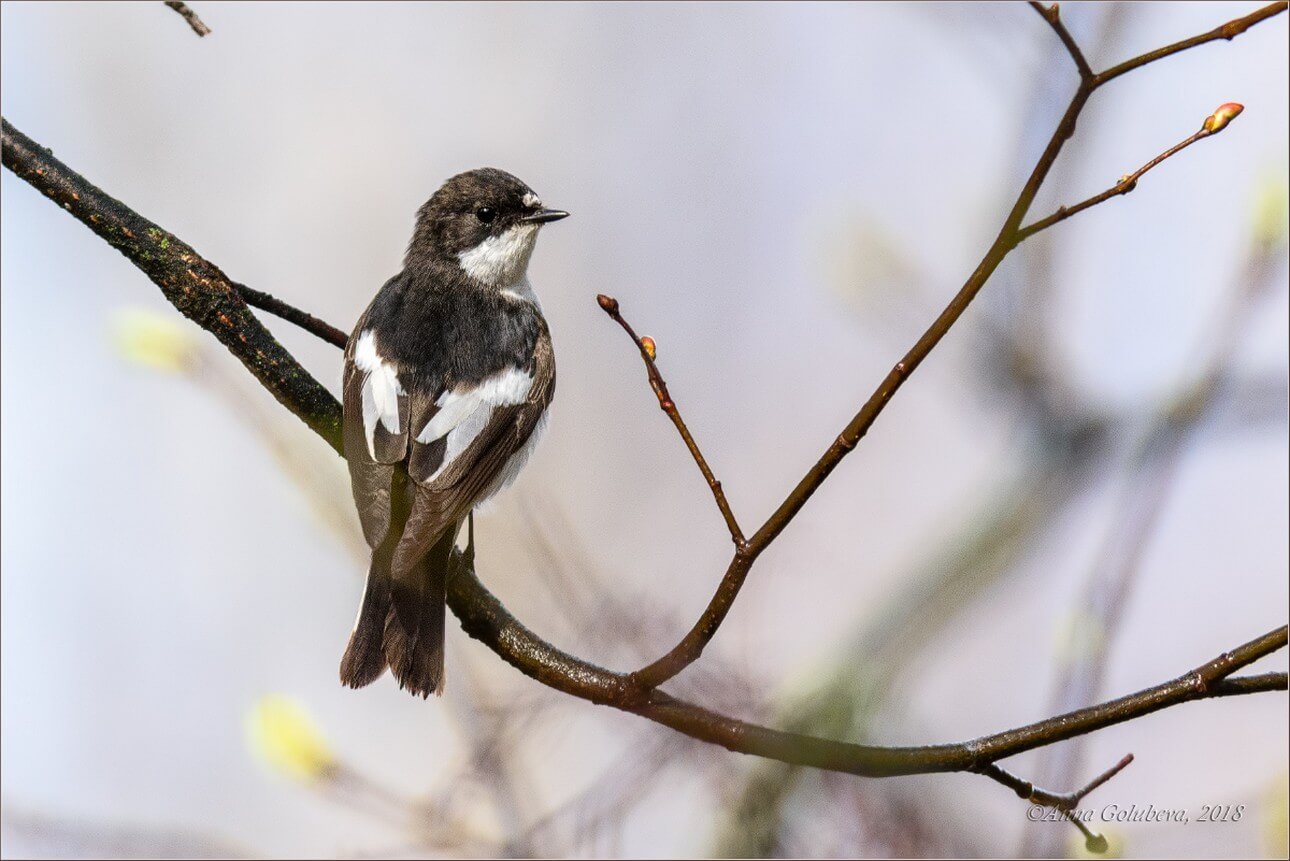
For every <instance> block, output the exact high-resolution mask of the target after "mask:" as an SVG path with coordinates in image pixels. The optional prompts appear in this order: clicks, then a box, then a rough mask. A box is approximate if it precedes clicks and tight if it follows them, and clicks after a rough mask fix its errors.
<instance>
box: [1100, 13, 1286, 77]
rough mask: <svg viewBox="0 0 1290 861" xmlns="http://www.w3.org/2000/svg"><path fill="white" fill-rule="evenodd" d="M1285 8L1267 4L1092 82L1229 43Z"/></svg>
mask: <svg viewBox="0 0 1290 861" xmlns="http://www.w3.org/2000/svg"><path fill="white" fill-rule="evenodd" d="M1286 6H1287V3H1286V2H1285V0H1281V2H1279V3H1269V4H1268V5H1267V6H1264V7H1263V8H1261V9H1259V10H1257V11H1255V12H1251V13H1250V14H1249V15H1246V16H1245V17H1243V18H1236V19H1234V20H1232V21H1228V22H1227V23H1226V24H1222V25H1220V26H1218V27H1215V28H1214V29H1213V30H1210V31H1209V32H1208V33H1201V34H1200V35H1199V36H1192V37H1191V38H1190V39H1183V40H1182V41H1181V42H1174V43H1173V44H1172V45H1166V46H1164V47H1163V48H1157V49H1155V50H1154V51H1148V52H1147V53H1145V54H1140V55H1138V56H1137V57H1134V58H1133V59H1132V60H1125V61H1124V62H1123V63H1121V64H1120V65H1118V66H1112V67H1111V68H1109V69H1107V70H1106V71H1105V72H1100V73H1098V74H1097V75H1095V76H1094V77H1093V80H1094V82H1095V83H1096V84H1097V86H1101V85H1102V84H1105V83H1106V82H1107V81H1113V80H1115V79H1116V78H1118V77H1120V76H1121V75H1123V74H1125V73H1126V72H1132V71H1133V70H1134V69H1137V68H1141V67H1142V66H1145V65H1147V64H1148V63H1154V62H1156V61H1157V60H1163V59H1164V58H1165V57H1168V56H1170V55H1173V54H1177V53H1178V52H1179V51H1186V50H1187V49H1188V48H1195V47H1196V46H1197V45H1204V44H1205V43H1206V42H1214V41H1217V40H1219V39H1227V40H1228V41H1229V42H1230V41H1231V40H1232V39H1235V38H1236V37H1237V36H1239V35H1241V34H1242V33H1244V32H1245V31H1246V30H1248V29H1250V28H1251V27H1253V26H1254V25H1255V24H1258V23H1260V22H1263V21H1266V20H1267V19H1269V18H1271V17H1273V16H1274V15H1280V14H1281V13H1282V12H1284V11H1285V10H1286Z"/></svg>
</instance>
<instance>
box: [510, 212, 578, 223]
mask: <svg viewBox="0 0 1290 861" xmlns="http://www.w3.org/2000/svg"><path fill="white" fill-rule="evenodd" d="M568 217H569V213H567V212H565V211H564V210H563V209H539V210H538V211H537V212H534V213H531V214H529V215H523V216H520V221H521V222H523V223H524V224H546V223H547V222H548V221H559V220H560V219H561V218H568Z"/></svg>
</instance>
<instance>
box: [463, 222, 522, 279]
mask: <svg viewBox="0 0 1290 861" xmlns="http://www.w3.org/2000/svg"><path fill="white" fill-rule="evenodd" d="M540 226H541V225H538V224H517V225H515V226H514V227H512V228H510V229H509V230H507V231H506V232H505V233H503V234H501V235H500V236H490V237H488V238H487V239H485V240H484V241H483V242H481V243H479V244H478V245H476V246H475V247H474V248H472V249H470V250H469V251H463V252H461V254H458V255H457V259H458V260H460V261H461V268H462V269H464V270H465V272H466V274H467V275H469V276H470V277H472V278H475V279H477V280H479V281H483V282H484V283H485V284H488V285H491V286H493V287H501V288H507V287H514V286H515V285H516V284H518V283H519V282H520V281H521V280H522V279H523V278H524V272H525V270H527V269H528V266H529V258H530V257H532V256H533V245H534V244H535V243H536V242H537V232H538V228H539V227H540Z"/></svg>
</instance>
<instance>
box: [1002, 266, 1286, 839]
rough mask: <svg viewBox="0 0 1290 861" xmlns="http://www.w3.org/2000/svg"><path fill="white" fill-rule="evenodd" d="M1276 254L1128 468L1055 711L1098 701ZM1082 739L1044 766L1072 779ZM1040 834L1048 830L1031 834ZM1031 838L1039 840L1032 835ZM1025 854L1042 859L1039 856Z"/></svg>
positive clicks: (1241, 288)
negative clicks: (1163, 525) (1151, 551)
mask: <svg viewBox="0 0 1290 861" xmlns="http://www.w3.org/2000/svg"><path fill="white" fill-rule="evenodd" d="M1271 251H1272V249H1271V248H1269V247H1267V246H1265V245H1263V244H1261V243H1259V242H1254V243H1251V246H1250V249H1249V253H1248V255H1247V259H1246V262H1245V264H1244V265H1243V266H1241V267H1240V268H1239V271H1238V274H1237V275H1236V277H1235V278H1234V279H1233V281H1232V284H1231V285H1230V286H1229V287H1228V289H1227V291H1226V295H1225V297H1224V302H1223V307H1222V308H1220V309H1219V311H1218V313H1217V314H1215V315H1214V316H1213V320H1214V321H1215V324H1214V327H1213V332H1212V333H1211V335H1210V340H1211V343H1209V344H1208V345H1203V346H1200V347H1198V348H1197V349H1196V350H1195V353H1196V354H1199V355H1203V356H1205V359H1204V360H1203V362H1202V363H1201V370H1200V373H1199V376H1198V377H1197V378H1196V379H1195V380H1194V381H1192V382H1191V383H1189V384H1188V385H1187V386H1185V387H1184V389H1183V390H1182V392H1181V393H1179V394H1177V395H1175V396H1174V397H1172V398H1170V399H1169V400H1168V401H1167V402H1165V403H1163V404H1161V405H1160V406H1159V407H1158V408H1157V409H1156V410H1155V414H1154V416H1153V417H1152V418H1151V421H1150V424H1149V426H1148V429H1147V432H1146V434H1145V435H1144V436H1143V438H1142V440H1141V442H1140V443H1139V445H1138V448H1137V451H1136V453H1135V454H1134V456H1133V461H1132V463H1131V464H1130V466H1129V475H1128V476H1127V478H1126V480H1125V485H1124V490H1123V493H1122V496H1121V498H1120V500H1119V502H1118V504H1117V508H1116V510H1115V512H1114V514H1113V516H1112V517H1111V523H1112V527H1111V530H1110V534H1109V535H1108V536H1107V538H1106V539H1105V541H1104V543H1103V546H1102V549H1101V550H1100V552H1099V554H1098V557H1097V559H1096V560H1095V562H1094V565H1093V570H1092V572H1091V574H1090V576H1089V579H1088V585H1087V586H1086V590H1085V592H1086V594H1085V596H1084V598H1083V607H1082V608H1081V609H1080V610H1077V611H1076V613H1077V615H1076V616H1075V632H1074V634H1073V637H1074V638H1076V639H1077V642H1076V643H1075V646H1076V648H1075V649H1073V650H1072V652H1073V654H1072V655H1071V657H1070V660H1069V661H1068V662H1066V664H1065V666H1064V667H1062V669H1061V671H1060V672H1059V674H1058V680H1057V683H1056V684H1055V685H1054V697H1053V700H1052V703H1051V708H1052V709H1053V710H1060V709H1066V708H1078V707H1079V706H1082V705H1086V704H1088V703H1090V702H1093V701H1094V699H1095V698H1096V696H1097V695H1098V692H1099V691H1100V689H1101V687H1102V684H1103V680H1104V678H1105V675H1106V666H1107V660H1108V658H1109V657H1110V654H1111V651H1112V648H1113V645H1114V641H1115V639H1116V637H1117V636H1118V634H1119V631H1120V627H1121V623H1122V621H1123V618H1124V611H1125V607H1126V606H1127V605H1128V603H1129V599H1130V595H1131V591H1132V587H1133V584H1134V580H1135V578H1136V576H1137V575H1138V574H1139V572H1140V571H1141V570H1142V560H1143V557H1144V556H1145V554H1146V550H1147V547H1148V545H1149V542H1150V539H1151V537H1152V535H1153V534H1154V532H1155V527H1156V524H1157V522H1158V520H1159V518H1160V514H1161V512H1162V511H1163V509H1164V507H1165V503H1166V502H1167V501H1168V499H1169V496H1170V493H1171V491H1172V489H1173V486H1174V482H1175V479H1176V476H1177V475H1178V471H1179V469H1180V467H1181V465H1182V463H1183V460H1184V456H1185V455H1186V453H1187V451H1188V444H1189V442H1190V441H1191V440H1192V439H1193V438H1194V432H1195V431H1196V429H1197V428H1198V427H1200V425H1201V424H1202V423H1203V422H1204V420H1205V419H1206V418H1207V417H1208V416H1209V415H1210V414H1211V413H1212V412H1213V410H1214V408H1215V405H1216V402H1217V400H1218V395H1219V393H1220V392H1221V391H1222V389H1223V383H1224V381H1225V379H1226V378H1227V377H1228V376H1229V375H1230V374H1231V371H1232V365H1233V364H1234V357H1235V356H1236V355H1237V353H1238V348H1239V347H1240V345H1241V341H1242V337H1241V336H1242V332H1243V330H1244V324H1245V323H1246V321H1247V319H1248V317H1249V315H1250V314H1251V312H1252V311H1253V308H1254V306H1255V304H1256V303H1257V302H1258V301H1259V300H1260V299H1261V298H1263V295H1264V294H1265V293H1267V292H1268V290H1269V289H1270V287H1271V286H1272V283H1273V282H1272V279H1271V278H1270V277H1268V276H1269V275H1270V269H1271ZM1083 749H1084V745H1083V744H1082V743H1081V742H1080V741H1076V742H1072V743H1071V744H1069V745H1065V746H1064V747H1063V748H1061V749H1060V750H1053V751H1051V752H1050V758H1049V759H1048V761H1046V762H1044V763H1042V764H1041V766H1040V770H1041V772H1049V773H1052V774H1054V775H1056V776H1057V778H1058V779H1063V778H1066V779H1068V778H1069V777H1070V776H1071V775H1073V774H1075V773H1078V771H1079V770H1080V768H1081V766H1082V757H1083ZM1030 833H1031V834H1035V835H1040V834H1042V833H1043V832H1038V831H1036V832H1030ZM1030 839H1032V840H1033V839H1039V838H1038V837H1031V838H1030ZM1023 854H1035V853H1034V852H1033V851H1030V852H1023Z"/></svg>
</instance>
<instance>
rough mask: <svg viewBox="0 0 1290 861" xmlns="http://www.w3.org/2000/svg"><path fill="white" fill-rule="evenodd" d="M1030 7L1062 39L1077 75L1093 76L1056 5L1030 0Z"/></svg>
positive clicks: (1084, 77) (1083, 76)
mask: <svg viewBox="0 0 1290 861" xmlns="http://www.w3.org/2000/svg"><path fill="white" fill-rule="evenodd" d="M1030 8H1031V9H1034V10H1035V11H1036V12H1038V13H1039V16H1040V17H1041V18H1043V19H1044V20H1045V21H1047V22H1048V26H1050V27H1052V28H1053V32H1055V33H1056V34H1057V38H1059V39H1061V40H1062V44H1063V45H1065V46H1066V53H1068V54H1070V55H1071V59H1072V60H1074V61H1075V68H1077V69H1079V76H1080V77H1081V78H1083V79H1084V80H1088V79H1089V78H1091V77H1093V70H1092V69H1091V68H1089V65H1088V60H1085V59H1084V52H1083V51H1081V50H1080V49H1079V45H1078V44H1076V42H1075V39H1074V37H1072V36H1071V34H1070V31H1069V30H1067V29H1066V24H1065V23H1063V22H1062V13H1061V9H1060V8H1059V7H1058V5H1057V4H1056V3H1054V4H1053V5H1051V6H1045V5H1044V4H1042V3H1037V2H1035V0H1030Z"/></svg>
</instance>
